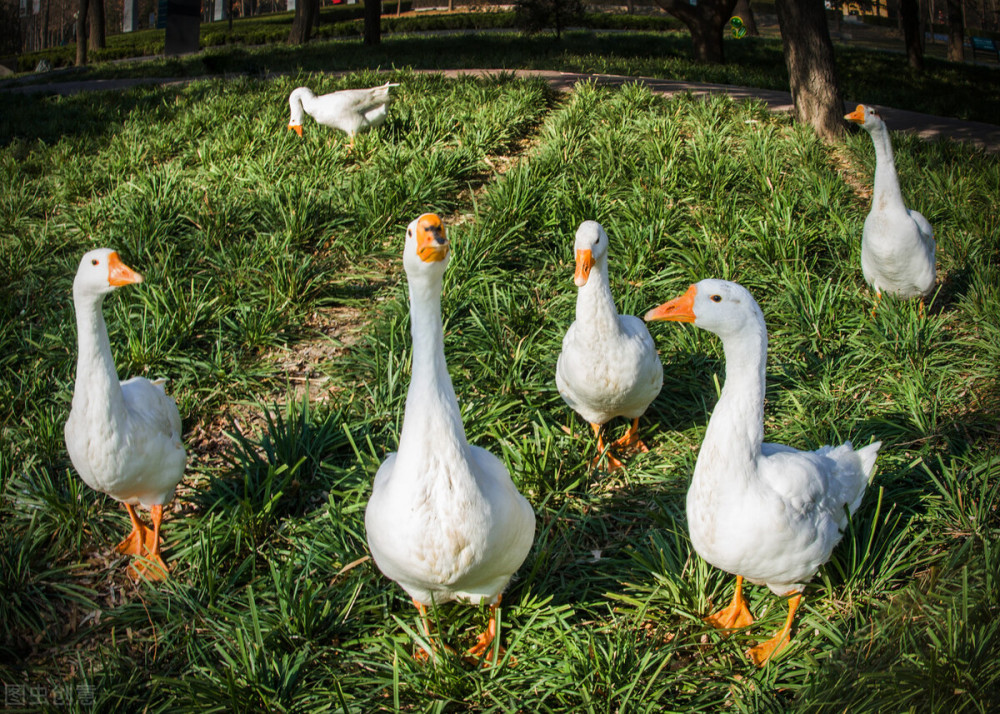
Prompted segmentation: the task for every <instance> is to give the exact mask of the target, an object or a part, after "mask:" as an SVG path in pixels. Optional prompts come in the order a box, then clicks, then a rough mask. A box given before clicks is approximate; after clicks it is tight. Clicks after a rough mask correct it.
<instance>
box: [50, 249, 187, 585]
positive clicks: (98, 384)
mask: <svg viewBox="0 0 1000 714" xmlns="http://www.w3.org/2000/svg"><path fill="white" fill-rule="evenodd" d="M141 282H142V276H141V275H139V274H138V273H136V272H135V271H133V270H132V269H131V268H129V267H128V266H126V265H125V264H124V263H122V261H121V260H120V259H119V257H118V254H117V253H116V252H115V251H113V250H109V249H107V248H99V249H97V250H92V251H90V252H89V253H87V254H86V255H84V256H83V259H82V260H81V261H80V267H79V268H78V269H77V271H76V278H75V279H74V280H73V303H74V306H75V308H76V327H77V333H78V334H77V337H78V342H79V356H78V358H77V363H76V383H75V385H74V387H73V406H72V408H71V409H70V413H69V419H67V421H66V428H65V431H64V433H65V437H66V450H67V451H68V452H69V457H70V460H71V461H72V462H73V466H74V467H75V468H76V470H77V473H79V474H80V477H81V478H82V479H83V481H84V483H86V484H87V485H88V486H90V487H91V488H92V489H94V490H96V491H101V492H102V493H106V494H108V495H109V496H111V497H112V498H114V499H116V500H118V501H121V502H122V503H123V504H125V509H126V510H127V511H128V515H129V518H130V519H131V521H132V532H131V533H130V534H129V535H128V537H127V538H125V540H123V541H122V542H121V543H119V544H118V546H117V550H118V552H119V553H122V554H127V555H133V556H139V557H140V558H145V561H143V560H141V559H140V560H139V561H136V562H135V563H134V564H133V568H134V570H132V572H133V574H137V573H144V574H145V575H146V577H147V578H149V579H151V580H158V579H161V578H163V577H166V575H167V566H166V564H165V563H164V562H163V559H162V558H161V556H160V524H161V522H162V519H163V506H164V504H166V503H169V502H170V500H171V499H172V498H173V496H174V489H175V488H176V487H177V484H178V483H180V480H181V478H182V477H183V475H184V466H185V464H186V463H187V456H186V454H185V452H184V445H183V444H182V443H181V417H180V414H179V412H178V411H177V405H176V404H175V403H174V400H173V399H171V398H170V397H168V396H167V395H166V392H165V391H164V388H163V382H162V381H159V380H158V381H156V382H151V381H149V380H148V379H146V378H145V377H133V378H132V379H129V380H126V381H124V382H119V381H118V374H117V372H116V371H115V363H114V359H113V358H112V356H111V343H110V342H109V340H108V329H107V327H106V325H105V323H104V314H103V312H102V310H101V305H102V303H103V302H104V297H105V296H106V295H107V294H108V293H110V292H112V291H113V290H114V289H115V288H117V287H120V286H122V285H129V284H131V283H141ZM137 505H141V506H145V507H148V508H149V509H150V511H151V515H152V520H153V527H152V529H150V528H148V527H147V526H145V525H144V524H143V522H142V520H141V519H140V518H139V516H138V515H137V514H136V511H135V506H137Z"/></svg>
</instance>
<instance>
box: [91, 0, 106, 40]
mask: <svg viewBox="0 0 1000 714" xmlns="http://www.w3.org/2000/svg"><path fill="white" fill-rule="evenodd" d="M88 26H89V28H90V49H92V50H103V49H104V48H105V47H107V41H106V39H105V33H106V29H105V21H104V0H90V17H89V18H88Z"/></svg>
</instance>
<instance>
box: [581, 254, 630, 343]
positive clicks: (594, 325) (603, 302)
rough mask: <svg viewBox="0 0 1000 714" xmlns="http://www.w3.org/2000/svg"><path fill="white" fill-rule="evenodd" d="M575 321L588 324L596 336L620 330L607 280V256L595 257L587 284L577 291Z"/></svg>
mask: <svg viewBox="0 0 1000 714" xmlns="http://www.w3.org/2000/svg"><path fill="white" fill-rule="evenodd" d="M576 321H577V323H578V324H585V325H588V326H589V330H592V331H593V332H594V333H596V334H597V335H598V336H602V335H609V336H614V335H617V334H618V333H620V332H621V323H620V322H619V320H618V308H617V307H615V299H614V297H613V296H612V295H611V285H610V283H609V281H608V256H607V255H602V256H601V257H599V258H598V259H597V261H596V262H595V264H594V267H593V268H592V269H591V271H590V276H589V277H588V278H587V284H586V285H584V286H583V287H582V288H580V289H579V290H578V291H577V296H576Z"/></svg>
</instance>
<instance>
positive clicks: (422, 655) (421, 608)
mask: <svg viewBox="0 0 1000 714" xmlns="http://www.w3.org/2000/svg"><path fill="white" fill-rule="evenodd" d="M410 599H411V601H412V602H413V606H414V607H415V608H417V612H418V613H420V625H421V626H422V628H423V630H424V637H426V638H427V643H428V645H429V646H430V648H431V649H430V652H428V651H427V650H425V649H424V648H423V647H421V648H420V649H418V650H417V651H416V652H415V653H414V655H413V659H415V660H417V661H418V662H424V661H426V660H429V659H431V658H432V657H433V656H435V655H436V654H437V649H438V648H437V642H436V641H435V640H436V638H435V637H434V636H433V635H432V634H431V621H430V618H429V617H428V616H427V606H426V605H424V604H423V603H419V602H417V601H416V600H415V599H413V598H410ZM444 651H445V652H447V653H449V654H454V653H455V651H454V650H453V649H452V648H451V647H449V646H448V645H444Z"/></svg>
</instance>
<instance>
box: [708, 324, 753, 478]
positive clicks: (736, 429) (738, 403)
mask: <svg viewBox="0 0 1000 714" xmlns="http://www.w3.org/2000/svg"><path fill="white" fill-rule="evenodd" d="M722 346H723V349H724V350H725V355H726V383H725V385H724V386H723V388H722V396H721V397H720V398H719V403H718V404H716V406H715V411H713V412H712V418H711V419H709V422H708V429H707V430H706V432H705V440H704V441H703V442H702V445H701V451H700V452H699V455H698V463H697V465H696V467H695V472H694V479H695V481H698V480H699V476H700V475H702V474H704V473H706V472H714V473H718V470H717V469H712V468H710V467H711V466H712V465H713V464H715V463H718V460H719V459H723V458H724V459H725V461H726V466H727V468H726V469H725V474H726V478H727V479H732V480H738V479H740V478H741V477H742V478H747V477H749V476H750V475H751V474H753V473H754V471H755V469H754V464H755V463H756V461H757V458H758V457H759V456H760V453H761V443H763V441H764V385H765V382H764V380H765V368H766V363H767V330H766V328H765V327H764V325H763V324H762V323H761V324H760V325H759V327H758V326H752V327H748V328H747V329H745V330H741V331H740V332H738V333H737V334H734V335H729V336H728V337H726V338H725V339H723V341H722ZM702 478H704V476H702ZM732 485H733V486H736V485H738V484H736V483H732Z"/></svg>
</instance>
